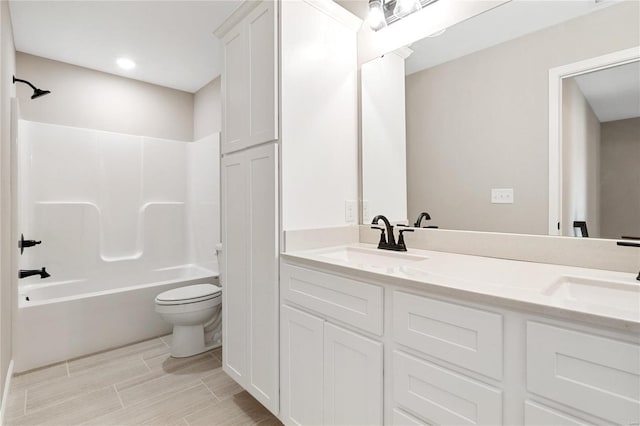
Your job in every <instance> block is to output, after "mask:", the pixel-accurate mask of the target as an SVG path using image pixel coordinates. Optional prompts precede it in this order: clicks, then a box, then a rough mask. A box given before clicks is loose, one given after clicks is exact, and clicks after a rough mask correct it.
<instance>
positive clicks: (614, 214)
mask: <svg viewBox="0 0 640 426" xmlns="http://www.w3.org/2000/svg"><path fill="white" fill-rule="evenodd" d="M600 129H601V134H600V140H601V145H600V176H601V180H600V182H601V185H602V186H601V189H600V192H601V202H602V204H601V207H600V212H601V215H600V220H601V222H600V229H601V234H602V236H603V237H607V238H620V237H621V236H623V235H626V236H635V237H640V117H637V118H629V119H627V120H617V121H609V122H607V123H602V125H601V126H600Z"/></svg>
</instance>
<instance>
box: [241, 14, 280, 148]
mask: <svg viewBox="0 0 640 426" xmlns="http://www.w3.org/2000/svg"><path fill="white" fill-rule="evenodd" d="M277 7H278V2H276V1H263V2H262V3H260V5H259V6H257V7H256V8H255V9H254V10H253V11H252V12H251V13H250V14H249V16H247V21H246V31H247V44H248V48H249V64H248V65H249V66H248V77H249V88H250V89H249V135H248V138H249V139H248V142H247V144H248V145H257V144H260V143H263V142H269V141H273V140H276V139H278V84H277V83H276V82H277V81H278V41H277V40H278V39H277V36H278V32H277V30H276V29H277V27H278V21H277V17H278V13H277V10H276V9H277Z"/></svg>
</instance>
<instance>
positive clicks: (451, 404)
mask: <svg viewBox="0 0 640 426" xmlns="http://www.w3.org/2000/svg"><path fill="white" fill-rule="evenodd" d="M393 395H394V399H395V402H396V404H398V405H399V406H401V407H403V408H405V409H406V410H408V411H410V412H412V413H415V414H416V415H417V416H420V417H421V418H422V419H424V420H425V421H426V422H428V423H432V424H446V425H454V424H455V425H476V424H480V425H492V426H496V425H500V424H502V391H501V390H499V389H496V388H494V387H492V386H489V385H486V384H484V383H480V382H478V381H476V380H473V379H471V378H469V377H466V376H463V375H461V374H457V373H454V372H452V371H449V370H446V369H444V368H442V367H439V366H437V365H435V364H432V363H430V362H427V361H423V360H421V359H418V358H415V357H413V356H411V355H408V354H404V353H402V352H398V351H394V353H393Z"/></svg>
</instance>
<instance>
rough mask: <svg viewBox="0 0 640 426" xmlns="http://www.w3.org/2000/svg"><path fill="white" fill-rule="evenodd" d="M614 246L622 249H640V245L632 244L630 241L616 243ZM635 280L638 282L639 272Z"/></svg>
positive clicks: (639, 278)
mask: <svg viewBox="0 0 640 426" xmlns="http://www.w3.org/2000/svg"><path fill="white" fill-rule="evenodd" d="M616 244H617V245H619V246H623V247H637V248H640V243H632V242H631V241H618V242H617V243H616ZM636 280H638V281H640V271H639V272H638V276H637V277H636Z"/></svg>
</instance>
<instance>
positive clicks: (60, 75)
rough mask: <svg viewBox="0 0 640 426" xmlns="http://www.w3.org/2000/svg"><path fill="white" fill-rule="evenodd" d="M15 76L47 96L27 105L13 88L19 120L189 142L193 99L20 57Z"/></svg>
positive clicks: (27, 92) (23, 92) (26, 93)
mask: <svg viewBox="0 0 640 426" xmlns="http://www.w3.org/2000/svg"><path fill="white" fill-rule="evenodd" d="M16 61H17V64H16V68H17V72H16V76H18V77H19V78H22V79H25V80H29V81H31V82H32V83H34V84H35V85H36V86H37V87H39V88H42V89H47V90H51V94H50V95H47V96H45V97H42V98H39V99H37V100H34V101H31V100H30V99H29V97H30V96H31V94H32V91H31V89H30V88H29V87H27V86H26V85H20V87H18V89H17V91H18V97H19V98H20V111H21V118H23V119H25V120H30V121H38V122H42V123H50V124H61V125H66V126H72V127H84V128H89V129H97V130H107V131H111V132H118V133H126V134H131V135H139V136H151V137H157V138H167V139H175V140H183V141H191V140H193V124H194V118H193V94H192V93H188V92H183V91H180V90H175V89H169V88H166V87H161V86H157V85H154V84H150V83H145V82H142V81H137V80H132V79H129V78H124V77H119V76H116V75H113V74H107V73H104V72H100V71H94V70H90V69H88V68H83V67H78V66H75V65H71V64H67V63H63V62H58V61H53V60H50V59H45V58H41V57H38V56H33V55H29V54H26V53H21V52H19V53H17V55H16Z"/></svg>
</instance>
